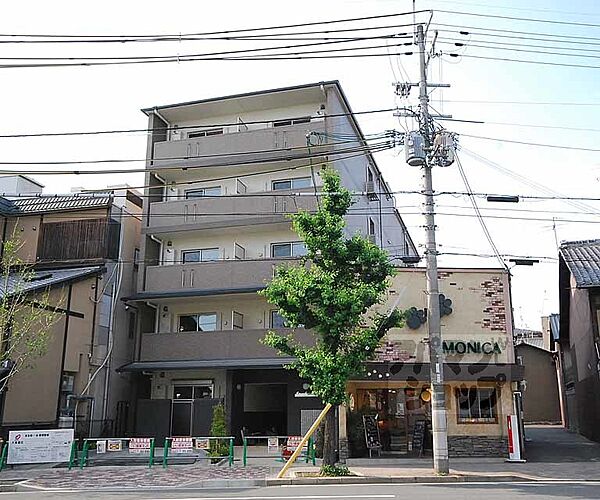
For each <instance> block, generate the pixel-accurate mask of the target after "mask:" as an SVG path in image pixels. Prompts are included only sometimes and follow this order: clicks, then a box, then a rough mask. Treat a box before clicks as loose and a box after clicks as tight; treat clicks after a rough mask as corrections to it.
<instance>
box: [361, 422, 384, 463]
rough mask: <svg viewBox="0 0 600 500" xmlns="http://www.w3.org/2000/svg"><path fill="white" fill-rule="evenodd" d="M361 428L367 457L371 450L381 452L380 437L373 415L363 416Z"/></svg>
mask: <svg viewBox="0 0 600 500" xmlns="http://www.w3.org/2000/svg"><path fill="white" fill-rule="evenodd" d="M363 426H364V428H365V442H366V444H367V449H368V450H369V456H371V452H372V451H373V450H378V451H379V450H381V437H380V436H379V427H378V425H377V418H376V416H375V415H363Z"/></svg>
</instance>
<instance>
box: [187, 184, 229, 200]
mask: <svg viewBox="0 0 600 500" xmlns="http://www.w3.org/2000/svg"><path fill="white" fill-rule="evenodd" d="M205 196H221V186H212V187H205V188H198V189H188V190H187V191H186V192H185V199H186V200H192V199H194V198H204V197H205Z"/></svg>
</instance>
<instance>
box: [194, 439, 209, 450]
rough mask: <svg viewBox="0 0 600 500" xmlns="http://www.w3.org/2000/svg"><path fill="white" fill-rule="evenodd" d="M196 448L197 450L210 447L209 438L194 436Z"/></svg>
mask: <svg viewBox="0 0 600 500" xmlns="http://www.w3.org/2000/svg"><path fill="white" fill-rule="evenodd" d="M196 448H197V449H199V450H208V449H209V448H210V439H206V438H196Z"/></svg>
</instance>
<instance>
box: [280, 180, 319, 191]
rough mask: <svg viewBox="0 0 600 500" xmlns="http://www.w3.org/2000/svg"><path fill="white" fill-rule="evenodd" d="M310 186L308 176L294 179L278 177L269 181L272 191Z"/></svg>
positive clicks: (310, 182)
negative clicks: (278, 178)
mask: <svg viewBox="0 0 600 500" xmlns="http://www.w3.org/2000/svg"><path fill="white" fill-rule="evenodd" d="M311 186H312V181H311V179H310V177H296V178H295V179H280V180H277V181H273V182H272V183H271V188H272V190H273V191H283V190H286V189H304V188H309V187H311Z"/></svg>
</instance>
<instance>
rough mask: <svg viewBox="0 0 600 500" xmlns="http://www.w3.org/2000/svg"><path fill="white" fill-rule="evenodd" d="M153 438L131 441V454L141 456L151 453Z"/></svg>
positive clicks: (133, 439) (132, 439)
mask: <svg viewBox="0 0 600 500" xmlns="http://www.w3.org/2000/svg"><path fill="white" fill-rule="evenodd" d="M151 442H152V440H151V438H131V439H130V440H129V453H134V454H136V455H141V454H145V453H150V446H151Z"/></svg>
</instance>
